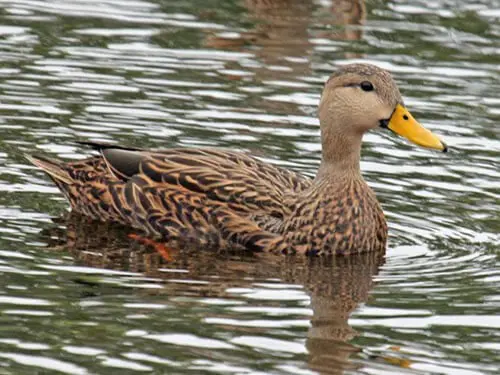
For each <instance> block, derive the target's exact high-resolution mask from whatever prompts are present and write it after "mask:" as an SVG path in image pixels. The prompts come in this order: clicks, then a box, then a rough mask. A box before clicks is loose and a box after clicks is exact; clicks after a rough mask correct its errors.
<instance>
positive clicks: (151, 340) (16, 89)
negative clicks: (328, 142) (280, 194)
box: [0, 0, 500, 375]
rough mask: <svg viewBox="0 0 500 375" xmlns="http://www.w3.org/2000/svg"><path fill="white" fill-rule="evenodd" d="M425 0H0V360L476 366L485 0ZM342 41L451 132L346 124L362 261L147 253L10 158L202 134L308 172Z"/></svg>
mask: <svg viewBox="0 0 500 375" xmlns="http://www.w3.org/2000/svg"><path fill="white" fill-rule="evenodd" d="M426 3H429V4H426ZM430 3H431V2H425V1H410V0H398V1H387V2H383V1H368V2H366V4H363V3H362V2H360V1H359V2H358V1H347V0H346V1H335V0H332V1H328V0H324V1H323V0H322V1H320V0H318V1H309V2H308V1H298V0H297V1H292V0H275V1H272V0H267V1H265V0H260V1H259V0H246V1H215V0H205V1H198V0H184V1H182V2H180V1H179V2H177V1H175V2H174V1H159V0H156V1H153V0H152V1H141V0H130V1H125V0H122V1H119V0H108V1H88V0H86V1H67V0H64V1H63V0H52V1H51V0H46V1H39V0H38V1H37V0H12V1H0V4H1V12H0V18H1V22H0V24H1V26H0V61H1V64H0V111H1V116H0V128H1V131H2V137H1V140H0V142H1V150H0V159H1V160H0V191H1V192H2V193H1V195H0V220H1V224H0V244H1V247H0V273H1V282H0V373H1V374H33V373H35V372H36V373H58V372H59V373H68V374H86V373H120V374H127V373H130V374H132V373H136V372H153V371H154V372H155V373H169V374H174V373H175V374H213V373H217V374H222V373H227V374H247V373H248V374H250V373H251V374H292V373H293V374H317V373H321V374H341V373H345V374H405V373H408V374H460V375H469V374H493V373H498V367H499V365H500V354H499V351H500V345H499V341H500V340H499V337H500V314H499V313H500V298H499V293H498V290H499V289H498V288H499V286H500V272H499V267H498V266H499V261H498V247H499V243H500V238H499V229H500V220H499V216H500V215H499V208H498V207H499V192H498V186H499V185H498V183H499V179H500V172H499V170H498V165H499V163H498V161H499V155H500V141H499V126H498V122H499V120H500V109H499V108H500V100H499V99H498V92H499V91H500V79H499V76H500V74H499V73H500V68H499V66H500V56H499V55H500V42H499V36H500V23H499V17H500V3H499V2H498V1H496V0H475V1H460V2H459V1H448V0H441V1H436V2H432V4H430ZM353 61H368V62H373V63H376V64H378V65H379V66H382V67H386V68H388V69H390V70H391V71H392V72H393V74H394V75H395V77H396V79H397V81H398V83H399V84H400V87H401V91H402V93H403V95H404V97H405V101H406V104H407V106H408V107H409V108H410V110H411V111H412V113H413V114H414V115H415V117H416V118H418V119H419V120H421V122H423V123H424V124H425V125H426V126H427V127H429V128H431V129H432V130H433V131H435V132H436V133H437V134H439V135H441V136H442V138H443V139H445V140H446V142H447V143H448V144H449V145H450V148H451V152H450V153H448V154H438V153H433V152H431V151H427V150H422V149H418V148H415V147H413V146H411V145H408V144H406V143H405V142H404V141H402V140H400V139H396V138H395V137H394V136H389V135H386V134H382V133H373V134H369V135H368V136H367V137H366V142H365V146H364V151H363V154H364V157H363V163H362V169H363V172H364V175H365V177H366V179H367V180H368V181H369V183H370V185H371V186H372V187H373V188H374V189H375V190H376V191H377V194H378V197H379V199H380V201H381V202H382V205H383V207H384V210H385V211H386V214H387V217H388V220H389V223H390V234H391V237H390V243H389V248H388V250H387V254H386V256H385V257H381V256H376V255H373V256H365V257H353V258H349V259H340V258H339V259H330V260H323V259H302V258H301V257H295V258H273V257H251V256H241V255H237V254H233V255H214V254H211V253H206V252H201V253H187V254H186V253H180V254H177V253H174V254H173V259H171V260H169V261H167V260H165V259H162V258H161V257H160V255H158V254H157V253H155V252H154V251H153V250H152V249H151V248H149V247H147V246H144V245H139V244H137V243H135V242H133V241H131V240H128V239H127V236H126V233H123V230H121V229H119V228H114V227H112V226H103V225H96V224H95V223H89V222H87V221H86V220H85V219H82V218H79V217H74V216H72V215H70V216H68V215H67V214H65V213H66V212H67V208H68V205H67V203H66V202H65V200H64V199H63V198H62V196H61V194H60V193H59V192H58V191H57V189H56V188H55V187H53V185H52V184H51V183H50V182H49V180H48V179H47V178H46V177H45V176H44V174H43V173H41V172H40V171H38V170H36V169H35V168H33V167H32V166H30V165H28V164H27V162H26V160H25V159H24V158H23V156H22V155H23V153H34V152H36V153H43V154H45V155H49V156H53V157H58V158H66V159H78V158H82V157H84V156H86V155H89V151H88V150H86V149H84V148H82V147H80V146H78V145H75V144H74V143H72V141H73V140H75V139H80V140H82V139H83V140H101V141H115V142H120V143H123V144H126V145H131V146H140V147H151V148H154V147H172V146H188V147H193V146H202V145H203V146H205V145H210V146H218V147H229V148H233V149H237V150H246V151H250V152H252V153H254V154H256V155H259V156H260V157H262V158H263V159H265V160H269V161H271V162H273V163H276V164H280V165H283V166H286V167H289V168H293V169H295V170H298V171H300V172H302V173H305V174H308V175H313V174H314V172H315V170H316V168H317V166H318V163H319V151H320V148H319V138H318V136H319V132H318V122H317V120H316V117H315V113H316V106H317V103H318V100H319V95H320V91H321V88H322V84H323V82H324V81H325V79H326V78H327V77H328V76H329V74H330V73H331V72H332V71H333V70H334V69H335V68H336V67H337V66H339V65H341V64H345V63H348V62H353Z"/></svg>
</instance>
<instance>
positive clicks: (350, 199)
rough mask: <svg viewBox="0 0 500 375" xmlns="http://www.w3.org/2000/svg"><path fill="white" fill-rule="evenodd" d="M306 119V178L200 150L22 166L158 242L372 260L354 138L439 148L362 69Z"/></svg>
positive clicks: (332, 81) (353, 68)
mask: <svg viewBox="0 0 500 375" xmlns="http://www.w3.org/2000/svg"><path fill="white" fill-rule="evenodd" d="M318 114H319V121H320V128H321V143H322V159H321V164H320V166H319V169H318V172H317V174H316V177H315V178H314V179H312V178H308V177H305V176H302V175H300V174H298V173H295V172H293V171H290V170H287V169H284V168H280V167H277V166H275V165H272V164H269V163H265V162H263V161H261V160H258V159H256V158H253V157H252V156H249V155H246V154H244V153H240V152H234V151H227V150H220V149H212V148H173V149H167V150H158V151H155V150H153V151H150V150H140V149H135V148H127V147H122V146H115V145H109V144H98V143H90V142H87V143H86V144H87V145H90V146H92V147H94V148H95V149H96V150H98V151H99V155H98V156H94V157H90V158H87V159H85V160H81V161H76V162H69V163H64V162H60V161H57V160H51V159H48V158H45V157H38V156H36V157H35V156H28V158H29V160H30V161H31V162H32V163H33V164H34V165H36V166H38V167H40V168H41V169H43V170H44V171H45V172H46V173H47V174H48V175H49V176H50V177H51V178H52V179H53V180H54V182H55V183H56V185H57V186H58V187H59V189H61V191H62V192H63V193H64V194H65V195H66V197H67V198H68V200H69V202H70V204H71V207H72V209H73V210H74V211H77V212H79V213H81V214H83V215H87V216H89V217H91V218H93V219H98V220H101V221H112V222H118V223H121V224H125V225H127V226H130V227H133V228H135V229H137V230H140V231H141V232H143V233H144V236H151V237H152V238H157V239H158V241H162V242H163V241H164V242H166V243H169V242H171V241H172V242H174V243H180V244H186V243H188V244H195V245H197V246H199V247H202V248H217V249H227V248H243V249H246V250H248V251H266V252H275V253H289V254H292V253H300V254H307V255H320V254H336V255H349V254H355V253H361V252H374V251H383V250H385V247H386V241H387V224H386V220H385V217H384V213H383V211H382V209H381V207H380V205H379V203H378V201H377V198H376V196H375V194H374V192H373V191H372V189H371V188H370V187H369V186H368V185H367V183H366V182H365V180H364V179H363V177H362V175H361V172H360V152H361V141H362V138H363V134H365V133H366V132H367V131H369V130H371V129H376V128H384V129H389V130H391V131H393V132H395V133H397V134H399V135H401V136H403V137H405V138H407V139H408V140H410V141H412V142H413V143H415V144H418V145H420V146H423V147H427V148H432V149H437V150H440V151H446V150H447V147H446V145H445V144H444V143H443V142H442V141H440V140H439V138H438V137H436V136H435V135H434V134H432V133H431V132H430V131H428V130H426V129H425V128H424V127H422V126H421V125H420V124H419V123H418V122H417V121H416V120H415V119H414V118H413V117H412V115H411V114H410V113H409V112H408V110H407V109H406V108H405V106H404V104H403V99H402V98H401V94H400V92H399V89H398V87H397V85H396V83H395V82H394V80H393V78H392V77H391V75H390V74H389V73H388V72H387V71H385V70H383V69H381V68H378V67H375V66H373V65H368V64H351V65H345V66H343V67H341V68H339V70H338V71H336V72H335V73H334V74H333V75H332V76H331V77H330V78H329V79H328V81H327V82H326V84H325V87H324V90H323V94H322V97H321V101H320V104H319V111H318Z"/></svg>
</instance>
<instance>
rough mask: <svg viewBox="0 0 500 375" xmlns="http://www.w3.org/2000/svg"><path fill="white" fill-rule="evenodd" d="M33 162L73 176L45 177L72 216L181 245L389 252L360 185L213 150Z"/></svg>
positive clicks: (371, 201)
mask: <svg viewBox="0 0 500 375" xmlns="http://www.w3.org/2000/svg"><path fill="white" fill-rule="evenodd" d="M96 147H97V148H99V146H96ZM117 157H119V158H120V159H119V160H115V159H116V158H117ZM127 157H129V159H130V160H128V162H127V160H125V161H124V159H127ZM118 161H119V162H118ZM38 163H39V164H37V165H39V166H41V167H42V168H44V167H45V169H47V168H57V169H60V170H61V171H62V172H59V173H60V174H61V173H62V174H66V175H67V176H69V179H70V180H71V181H72V183H69V184H68V183H66V182H63V181H61V179H57V178H54V177H53V174H51V176H52V177H53V179H54V180H55V182H56V184H57V185H58V187H59V188H60V189H61V190H62V191H63V192H64V193H65V194H66V196H67V197H68V199H69V201H70V203H71V206H72V208H73V210H75V211H77V212H80V213H82V214H84V215H87V216H89V217H91V218H93V219H98V220H102V221H114V222H119V223H122V224H125V225H128V226H131V227H134V228H137V229H140V230H143V231H144V232H145V233H146V234H148V235H150V236H154V237H159V238H162V239H164V240H165V241H169V242H173V243H176V244H179V245H196V246H199V247H203V248H211V249H227V248H233V247H239V248H244V249H247V250H250V251H268V252H274V253H306V254H311V255H312V254H319V255H320V254H342V255H347V254H352V253H358V252H367V251H380V250H383V249H385V242H386V233H387V227H386V224H385V220H384V216H383V213H382V210H381V209H380V206H379V205H378V202H377V200H376V198H375V196H374V194H373V192H372V191H371V189H370V188H369V187H368V186H367V185H366V183H365V182H364V181H363V180H362V179H360V180H354V181H329V180H322V181H314V180H312V179H310V178H307V177H303V176H300V175H299V174H297V173H295V172H292V171H289V170H286V169H282V168H279V167H275V166H273V165H271V164H268V163H264V162H262V161H259V160H257V159H255V158H252V157H250V156H247V155H245V154H242V153H236V152H231V151H221V150H214V149H171V150H165V151H158V152H147V151H137V150H123V149H120V150H119V152H116V153H113V149H112V148H108V149H107V150H104V151H103V153H102V154H101V155H100V156H96V157H91V158H89V159H86V160H83V161H78V162H71V163H66V164H63V163H57V164H55V162H53V161H50V163H51V164H50V165H45V166H44V165H43V163H48V162H47V161H43V160H42V161H40V160H39V161H38ZM134 163H135V164H136V165H135V164H134ZM123 165H126V166H127V168H131V170H133V171H136V172H137V173H135V174H133V175H127V174H126V173H124V169H123ZM120 168H122V169H120ZM49 174H50V173H49ZM65 180H67V179H65Z"/></svg>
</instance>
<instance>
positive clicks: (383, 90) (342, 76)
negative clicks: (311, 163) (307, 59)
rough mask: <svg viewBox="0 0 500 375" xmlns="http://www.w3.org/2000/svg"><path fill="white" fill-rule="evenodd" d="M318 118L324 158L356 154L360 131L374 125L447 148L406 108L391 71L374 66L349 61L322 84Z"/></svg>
mask: <svg viewBox="0 0 500 375" xmlns="http://www.w3.org/2000/svg"><path fill="white" fill-rule="evenodd" d="M319 119H320V123H321V133H322V143H323V159H332V160H335V159H338V158H339V156H340V157H341V158H342V157H345V153H350V152H351V150H352V151H354V152H357V153H358V154H359V148H360V145H361V138H362V136H363V134H364V133H366V132H367V131H368V130H370V129H376V128H384V129H389V130H392V131H393V132H394V133H397V134H399V135H401V136H403V137H405V138H406V139H408V140H409V141H411V142H413V143H415V144H417V145H419V146H422V147H427V148H431V149H436V150H440V151H443V152H446V151H447V146H446V144H445V143H443V142H442V141H441V140H440V139H439V138H438V137H437V136H436V135H434V134H432V133H431V132H430V131H429V130H427V129H425V128H424V127H423V126H422V125H420V124H419V123H418V122H417V121H416V120H415V119H414V118H413V116H412V115H411V114H410V112H409V111H408V110H407V109H406V107H405V105H404V103H403V99H402V97H401V93H400V92H399V89H398V87H397V85H396V82H395V81H394V79H393V78H392V76H391V74H390V73H389V72H387V71H386V70H384V69H381V68H378V67H376V66H374V65H369V64H350V65H345V66H343V67H342V68H340V69H339V70H338V71H336V72H335V73H334V74H333V75H332V76H331V77H330V78H329V80H328V81H327V82H326V84H325V88H324V90H323V95H322V97H321V102H320V105H319ZM346 148H348V149H351V150H347V149H346ZM341 153H344V155H343V156H341V155H340V154H341Z"/></svg>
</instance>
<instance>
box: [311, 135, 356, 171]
mask: <svg viewBox="0 0 500 375" xmlns="http://www.w3.org/2000/svg"><path fill="white" fill-rule="evenodd" d="M333 130H334V129H332V127H326V130H325V127H322V130H321V143H322V158H321V164H320V167H319V169H318V174H317V175H316V179H325V178H327V179H330V178H332V179H334V180H339V179H342V180H345V179H360V178H362V177H361V171H360V168H359V161H360V155H361V140H362V137H361V135H357V134H353V135H346V134H344V133H341V132H334V131H333Z"/></svg>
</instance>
